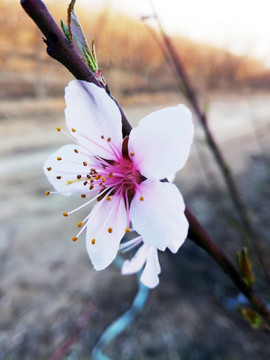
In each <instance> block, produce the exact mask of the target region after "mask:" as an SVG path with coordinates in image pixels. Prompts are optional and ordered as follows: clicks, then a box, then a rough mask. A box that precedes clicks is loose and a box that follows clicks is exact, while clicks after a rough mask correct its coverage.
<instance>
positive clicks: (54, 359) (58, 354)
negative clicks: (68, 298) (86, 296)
mask: <svg viewBox="0 0 270 360" xmlns="http://www.w3.org/2000/svg"><path fill="white" fill-rule="evenodd" d="M95 309H96V304H95V302H94V301H93V299H91V300H90V301H89V303H88V304H87V306H86V308H85V310H84V311H83V313H82V314H81V315H80V316H79V317H78V319H77V322H76V325H75V327H74V329H73V331H72V332H71V334H70V335H69V337H68V338H67V339H66V340H65V341H64V342H63V344H62V345H60V346H59V348H58V349H56V350H55V352H54V353H53V354H52V355H51V356H50V357H49V359H48V360H61V359H63V357H64V356H65V355H66V354H67V352H68V351H69V350H70V349H71V347H72V346H73V345H74V344H75V343H76V341H77V340H78V337H79V336H80V333H81V331H82V330H83V329H84V328H86V327H87V326H88V324H89V320H90V319H91V317H92V316H93V313H94V310H95Z"/></svg>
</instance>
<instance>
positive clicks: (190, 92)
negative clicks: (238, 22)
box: [149, 1, 270, 281]
mask: <svg viewBox="0 0 270 360" xmlns="http://www.w3.org/2000/svg"><path fill="white" fill-rule="evenodd" d="M149 3H150V5H151V7H152V11H153V14H154V17H155V19H156V21H157V24H158V26H159V29H160V33H161V36H162V39H163V42H164V44H163V45H164V46H165V48H166V50H167V55H168V54H169V56H170V60H171V62H172V63H173V64H174V73H175V72H176V74H177V76H178V79H179V80H180V81H181V82H182V87H181V88H182V89H183V94H184V95H185V97H186V98H187V100H188V101H189V103H190V104H191V106H192V107H193V110H194V112H195V114H196V115H197V118H198V120H199V122H200V124H201V126H202V128H203V130H204V134H205V137H206V139H207V142H208V145H209V148H210V149H211V151H212V154H213V156H214V158H215V160H216V163H217V165H218V167H219V169H220V172H221V174H222V176H223V179H224V181H225V183H226V186H227V189H228V191H229V194H230V196H231V199H232V202H233V204H234V206H235V208H236V210H237V212H238V214H239V217H240V220H241V223H242V227H243V230H244V231H245V234H246V235H247V237H248V239H249V241H250V244H251V246H252V247H253V249H254V250H255V252H256V254H257V257H258V259H259V262H260V264H261V266H262V268H263V270H264V273H265V277H266V278H267V279H268V281H270V268H269V263H268V261H267V260H266V259H265V257H264V252H263V246H262V242H263V240H262V239H261V238H260V237H259V235H258V234H257V232H256V230H255V229H254V227H253V225H252V223H251V221H250V218H249V215H248V212H247V209H246V206H245V205H244V203H243V201H242V198H241V196H240V193H239V191H238V188H237V186H236V183H235V181H234V179H233V176H232V173H231V170H230V168H229V165H228V164H227V162H226V161H225V158H224V156H223V154H222V152H221V150H220V148H219V146H218V144H217V142H216V140H215V138H214V136H213V134H212V132H211V130H210V128H209V126H208V119H207V115H206V113H205V112H204V111H202V109H201V107H200V105H199V101H198V98H197V95H196V92H195V90H194V88H193V86H192V84H191V82H190V79H189V77H188V75H187V73H186V71H185V67H184V65H183V63H182V60H181V58H180V56H179V54H178V52H177V51H176V49H175V47H174V45H173V43H172V41H171V39H170V37H169V36H168V35H167V34H166V32H165V30H164V28H163V27H162V24H161V21H160V19H159V17H158V15H157V13H156V11H155V8H154V6H153V3H152V1H149ZM150 33H151V32H150ZM154 40H155V41H156V37H154ZM157 43H158V44H159V45H160V42H159V41H158V42H157ZM164 46H162V47H161V50H163V48H164Z"/></svg>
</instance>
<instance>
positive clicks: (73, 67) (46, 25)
mask: <svg viewBox="0 0 270 360" xmlns="http://www.w3.org/2000/svg"><path fill="white" fill-rule="evenodd" d="M21 3H22V6H23V8H24V10H25V11H26V12H27V14H28V15H29V16H30V17H31V18H32V19H33V21H34V22H35V23H36V25H37V26H38V27H39V28H40V30H41V31H42V32H43V34H44V35H45V36H46V39H47V40H46V42H47V44H48V54H49V55H50V56H52V57H54V58H55V59H56V60H58V61H59V62H61V63H62V64H63V65H64V66H66V67H67V68H68V70H70V71H71V73H72V74H73V75H74V76H75V77H76V78H77V79H79V80H85V81H90V82H94V83H96V80H93V75H92V74H91V72H90V71H89V70H88V68H86V67H85V65H84V63H83V61H82V60H81V58H80V57H78V56H77V54H75V52H74V51H75V50H74V48H73V47H72V46H71V45H70V44H69V43H67V40H66V38H65V37H64V36H63V35H62V33H61V34H60V32H61V31H60V29H59V28H58V26H57V25H56V23H55V22H54V20H53V18H52V17H51V15H50V14H49V12H48V10H47V9H46V7H45V5H44V4H43V3H42V2H41V0H21ZM75 74H77V75H75ZM119 108H120V107H119ZM120 111H121V113H122V119H123V135H124V136H126V135H128V134H129V133H130V131H131V125H130V124H129V122H128V121H127V119H126V117H125V116H124V114H123V112H122V110H121V108H120ZM185 214H186V217H187V219H188V221H189V225H190V228H189V238H190V239H191V240H193V241H194V242H195V243H196V244H197V245H198V246H200V247H202V248H203V249H204V250H205V251H206V252H207V253H208V254H209V255H210V256H211V257H213V259H214V260H215V261H216V262H217V263H218V264H219V265H220V267H221V268H222V269H223V270H224V271H225V272H226V274H227V275H228V276H229V277H230V278H231V280H232V281H233V282H234V283H235V285H236V286H237V287H238V289H239V290H240V291H241V292H242V293H243V294H244V295H245V296H246V297H247V298H248V299H249V300H250V302H251V303H252V304H253V306H254V308H255V309H256V310H257V311H258V313H259V314H261V316H262V317H263V318H264V319H265V321H267V322H268V324H270V313H269V311H268V310H267V307H266V305H265V304H264V303H263V301H262V300H261V299H260V298H259V297H258V296H257V295H256V294H255V292H254V291H253V289H251V288H250V287H248V286H247V285H245V283H244V282H243V281H242V279H241V278H240V275H239V273H238V272H237V270H236V269H235V267H234V266H233V264H232V263H231V262H230V261H229V260H228V258H227V257H226V256H225V255H224V254H223V253H222V251H221V250H220V249H219V248H218V247H217V246H216V244H215V243H214V241H213V240H212V239H211V238H210V237H209V235H208V234H207V233H206V231H205V230H204V229H203V227H202V226H201V225H200V224H199V222H198V221H197V219H196V218H195V217H194V216H193V215H192V213H191V212H190V211H189V210H188V209H186V212H185ZM75 330H76V329H75ZM77 331H78V330H76V334H77ZM70 339H73V335H71V338H70ZM71 343H73V340H69V341H67V345H69V344H71ZM63 346H66V345H65V344H64V345H63ZM58 358H59V357H55V359H58ZM51 360H52V359H51Z"/></svg>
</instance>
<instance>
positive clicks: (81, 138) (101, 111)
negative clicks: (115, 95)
mask: <svg viewBox="0 0 270 360" xmlns="http://www.w3.org/2000/svg"><path fill="white" fill-rule="evenodd" d="M65 100H66V105H67V107H66V109H65V115H66V121H67V126H68V128H69V130H70V131H71V129H72V128H73V129H75V130H76V131H75V132H72V131H71V134H72V135H73V136H74V137H75V138H76V139H77V140H78V142H79V144H80V145H82V146H84V147H85V148H87V149H88V150H89V151H90V152H92V154H95V155H99V156H101V157H104V158H106V159H115V156H114V154H113V152H112V150H111V147H110V146H109V144H108V142H107V139H108V138H111V144H112V143H113V144H114V145H115V147H116V148H117V149H118V150H121V149H122V124H121V114H120V111H119V109H118V107H117V105H116V103H115V102H114V101H113V100H112V99H111V98H110V97H109V96H108V95H107V94H106V92H105V90H104V89H102V88H100V87H98V86H96V85H95V84H92V83H89V82H86V81H78V80H73V81H71V82H70V83H69V85H68V87H66V91H65ZM101 136H104V138H105V139H101Z"/></svg>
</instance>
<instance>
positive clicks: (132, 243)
mask: <svg viewBox="0 0 270 360" xmlns="http://www.w3.org/2000/svg"><path fill="white" fill-rule="evenodd" d="M142 241H143V239H142V237H141V236H137V237H135V238H134V239H132V240H129V241H126V242H124V243H122V244H120V246H119V250H120V251H121V252H122V253H125V252H127V251H129V250H131V249H133V248H134V247H136V246H137V245H139V244H140V243H141V242H142Z"/></svg>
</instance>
